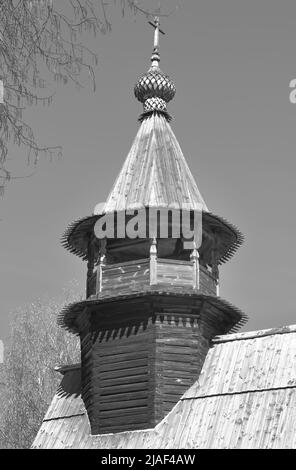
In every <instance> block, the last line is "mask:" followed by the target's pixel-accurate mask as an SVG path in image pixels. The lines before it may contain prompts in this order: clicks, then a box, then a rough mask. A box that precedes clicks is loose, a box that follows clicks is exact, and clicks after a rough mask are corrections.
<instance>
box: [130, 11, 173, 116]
mask: <svg viewBox="0 0 296 470" xmlns="http://www.w3.org/2000/svg"><path fill="white" fill-rule="evenodd" d="M151 24H152V25H153V26H154V28H155V35H154V49H153V54H152V56H151V67H150V68H149V70H148V72H147V73H145V74H144V75H142V76H141V77H140V78H139V80H138V81H137V83H136V85H135V87H134V93H135V96H136V98H137V100H139V101H140V102H141V103H143V108H144V113H143V114H142V115H141V117H140V120H142V119H143V117H144V116H146V115H147V114H151V113H153V112H160V113H162V114H164V115H165V116H166V117H167V118H168V119H170V116H169V115H168V114H167V111H166V105H167V103H168V102H169V101H171V100H172V99H173V98H174V96H175V93H176V87H175V85H174V83H173V81H172V80H171V79H170V78H169V77H168V75H166V74H164V73H163V72H162V70H161V69H160V68H159V61H160V56H159V32H162V31H161V30H160V29H159V22H158V19H157V18H156V19H155V23H151ZM162 33H163V32H162ZM163 34H164V33H163Z"/></svg>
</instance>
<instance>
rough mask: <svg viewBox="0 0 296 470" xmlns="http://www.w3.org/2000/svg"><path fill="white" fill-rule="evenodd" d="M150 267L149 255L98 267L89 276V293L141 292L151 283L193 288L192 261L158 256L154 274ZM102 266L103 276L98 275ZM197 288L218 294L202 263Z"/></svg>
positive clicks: (214, 282) (210, 275)
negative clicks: (144, 257)
mask: <svg viewBox="0 0 296 470" xmlns="http://www.w3.org/2000/svg"><path fill="white" fill-rule="evenodd" d="M150 268H151V264H150V259H147V258H146V259H140V260H133V261H128V262H124V263H117V264H107V265H103V266H101V267H98V269H97V272H96V273H94V275H93V276H92V277H91V279H90V282H91V288H90V292H91V294H90V295H97V296H105V295H107V296H109V295H110V296H112V295H118V294H125V293H129V292H139V291H141V290H145V289H147V288H148V287H149V286H150V285H154V286H157V285H159V286H161V287H164V286H175V287H181V288H182V287H184V288H188V287H189V288H190V287H193V283H194V273H193V269H194V265H193V262H192V261H180V260H171V259H164V258H157V259H156V269H155V273H152V272H151V270H150ZM100 269H101V276H99V273H100V271H99V270H100ZM152 274H153V275H152ZM198 290H200V291H201V292H202V293H203V294H207V295H217V283H216V280H215V278H214V277H213V275H212V274H211V273H210V272H209V271H208V270H207V269H206V268H205V267H203V266H199V289H198Z"/></svg>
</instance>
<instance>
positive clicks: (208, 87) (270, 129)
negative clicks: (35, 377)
mask: <svg viewBox="0 0 296 470" xmlns="http://www.w3.org/2000/svg"><path fill="white" fill-rule="evenodd" d="M140 3H141V2H140ZM155 3H156V2H153V1H151V2H148V1H146V2H142V4H143V5H146V6H147V5H148V6H150V5H152V6H153V5H154V4H155ZM161 3H166V4H169V5H171V4H172V5H176V3H177V2H175V1H174V2H161ZM178 3H179V5H180V8H179V10H178V12H177V13H176V14H174V15H171V16H170V18H168V19H166V20H163V22H162V28H163V29H164V30H165V31H166V36H164V37H163V36H161V38H160V39H161V43H160V55H161V63H160V66H161V68H162V70H163V71H164V72H166V73H168V74H169V75H170V76H171V78H172V79H173V80H174V82H175V84H176V87H177V93H176V96H175V98H174V100H173V102H171V103H170V104H169V107H168V110H169V112H170V113H171V114H172V115H173V116H174V120H173V122H172V128H173V130H174V132H175V134H176V136H177V139H178V140H179V143H180V145H181V148H182V150H183V153H184V155H185V157H186V159H187V162H188V164H189V166H190V168H191V170H192V173H193V175H194V176H195V178H196V181H197V184H198V187H199V189H200V191H201V193H202V195H203V197H204V199H205V200H206V203H207V205H208V207H209V209H210V210H211V211H212V212H213V213H215V214H217V215H221V216H223V217H225V218H227V219H228V220H229V221H230V222H232V223H234V224H235V225H237V226H238V228H239V229H240V230H241V231H242V232H243V233H244V235H245V238H246V241H245V243H244V245H243V247H241V248H240V249H239V251H238V252H237V253H236V255H235V256H234V258H233V259H232V260H231V261H230V262H228V263H227V264H226V265H224V266H223V267H222V268H221V289H220V295H221V297H223V298H225V299H227V300H229V301H230V302H232V303H233V304H235V305H236V306H238V307H240V308H241V309H242V310H243V311H244V312H245V313H247V314H248V315H249V317H250V320H249V323H248V324H247V326H246V327H245V328H244V329H259V328H269V327H277V326H281V325H285V324H292V323H296V318H295V312H296V310H295V296H294V295H295V292H294V289H295V281H296V274H295V265H296V249H295V238H296V237H295V235H296V221H295V206H294V204H295V170H296V162H295V123H296V104H291V103H290V102H289V93H290V90H289V82H290V80H292V79H293V78H296V28H295V24H296V2H295V0H281V1H278V0H276V1H275V0H248V1H242V0H198V1H196V0H184V1H180V2H178ZM110 16H111V21H112V32H111V33H108V34H107V35H105V36H98V37H97V38H96V39H95V40H91V41H89V43H90V45H91V46H92V47H93V48H95V49H96V51H97V53H98V58H99V66H98V68H97V70H96V79H97V90H96V92H95V93H92V91H91V90H90V89H89V88H87V87H86V88H84V89H82V90H80V91H77V90H76V89H75V87H73V86H72V85H67V86H65V87H62V86H61V87H57V90H56V92H57V93H56V97H55V100H54V103H53V105H52V106H50V107H49V108H43V107H38V108H36V107H34V108H32V109H31V110H30V111H29V113H28V114H27V118H28V119H30V122H31V123H32V125H33V127H34V129H35V132H36V135H37V136H38V138H39V141H40V143H42V144H45V145H46V144H51V145H56V144H61V145H63V157H62V158H61V159H59V160H58V159H54V160H52V161H50V160H49V159H43V158H41V159H40V162H39V164H38V166H37V167H36V168H33V167H32V166H26V164H24V165H22V164H21V161H22V159H23V161H24V160H25V157H24V155H23V153H22V152H16V153H13V154H12V155H11V168H13V169H14V171H15V174H29V173H31V172H34V174H33V176H32V177H30V178H27V179H23V180H15V181H14V182H12V183H11V184H10V185H9V186H8V187H7V190H6V193H5V196H4V198H3V199H2V200H1V201H0V219H1V220H0V227H1V231H0V237H1V245H0V246H1V253H0V258H1V259H0V286H1V312H0V313H1V316H0V338H1V337H2V338H4V337H5V336H6V335H7V333H8V314H9V312H11V311H13V310H14V309H15V308H17V307H20V306H24V305H25V304H28V303H30V302H33V301H36V300H37V299H41V300H42V299H43V300H44V301H46V299H48V298H54V299H55V300H56V299H62V297H63V288H67V286H68V285H69V283H71V282H72V281H73V280H74V281H78V285H79V286H80V287H78V290H79V289H80V290H81V292H82V291H83V289H84V286H85V277H86V265H85V263H83V262H82V261H81V260H80V259H79V258H77V257H75V256H74V255H72V254H70V253H68V252H67V251H65V250H64V249H63V248H62V247H61V245H60V242H59V239H60V236H61V235H62V233H63V231H64V229H65V228H66V227H67V225H68V224H69V223H70V222H72V221H73V220H75V219H77V218H80V217H83V216H86V215H89V214H90V213H91V212H92V210H93V208H94V206H95V205H96V204H97V203H98V202H102V201H104V200H105V199H106V197H107V195H108V193H109V190H110V189H111V186H112V184H113V182H114V179H115V178H116V176H117V174H118V172H119V170H120V168H121V165H122V164H123V161H124V159H125V157H126V155H127V153H128V151H129V148H130V146H131V144H132V141H133V139H134V137H135V135H136V132H137V129H138V126H139V123H138V122H137V118H138V115H139V114H140V113H141V112H142V109H141V105H140V103H138V102H137V101H136V100H135V98H134V96H133V86H134V83H135V81H136V79H137V77H138V76H139V75H141V74H142V73H144V72H145V71H146V70H147V68H148V66H149V64H150V62H149V59H150V55H151V51H152V43H153V31H152V28H151V27H150V26H149V25H148V24H147V21H146V19H145V18H144V17H141V16H137V17H136V18H134V17H133V16H131V15H130V14H127V15H126V16H125V17H124V18H122V17H121V15H120V9H119V7H117V10H113V9H112V10H111V9H110ZM79 293H80V292H79Z"/></svg>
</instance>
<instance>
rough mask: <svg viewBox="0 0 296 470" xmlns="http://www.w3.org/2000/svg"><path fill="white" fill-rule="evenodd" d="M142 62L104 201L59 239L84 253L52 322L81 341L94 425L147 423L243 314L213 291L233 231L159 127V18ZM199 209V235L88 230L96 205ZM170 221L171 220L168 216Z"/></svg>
mask: <svg viewBox="0 0 296 470" xmlns="http://www.w3.org/2000/svg"><path fill="white" fill-rule="evenodd" d="M154 27H155V37H154V50H153V54H152V57H151V67H150V68H149V70H148V72H147V73H145V74H144V75H143V76H142V77H141V78H140V79H139V80H138V82H137V84H136V85H135V89H134V92H135V96H136V98H137V99H138V100H139V101H140V102H142V103H143V113H142V115H141V116H140V122H141V124H140V128H139V130H138V133H137V135H136V138H135V140H134V142H133V145H132V147H131V149H130V152H129V154H128V156H127V158H126V160H125V163H124V165H123V167H122V169H121V172H120V173H119V175H118V178H117V180H116V181H115V184H114V186H113V188H112V190H111V192H110V194H109V197H108V198H107V201H106V203H105V204H104V207H103V209H101V210H100V211H99V212H97V213H96V212H95V213H94V214H93V215H92V216H90V217H86V218H84V219H81V220H78V221H76V222H74V224H72V225H71V226H70V227H69V228H68V229H67V231H66V233H65V235H64V237H63V244H64V246H65V247H66V248H67V249H69V250H71V251H72V252H73V253H75V254H77V255H78V256H81V257H82V258H83V259H84V260H86V261H87V287H86V299H85V300H84V301H81V302H77V303H75V304H72V305H70V306H68V307H67V308H66V309H64V311H63V312H62V313H61V316H60V323H61V324H62V325H63V326H64V327H65V328H67V329H68V330H70V331H71V332H73V333H75V334H78V335H79V337H80V341H81V381H82V398H83V401H84V404H85V407H86V410H87V413H88V416H89V421H90V426H91V432H92V433H93V434H103V433H110V432H112V433H114V432H121V431H126V430H135V429H145V428H151V427H154V426H155V425H156V424H157V423H159V422H160V421H161V419H162V418H163V417H164V416H165V415H166V414H167V413H168V412H169V411H170V410H171V409H172V407H173V406H174V404H175V403H176V402H177V401H178V400H179V398H180V397H181V396H182V395H183V393H184V392H185V391H186V390H187V389H188V388H189V387H190V386H191V385H192V384H193V383H194V382H195V381H196V380H197V378H198V376H199V374H200V371H201V368H202V365H203V362H204V360H205V357H206V354H207V352H208V350H209V348H210V346H211V340H212V338H213V337H214V336H216V335H221V334H225V333H227V332H229V331H234V330H235V329H236V328H238V327H239V326H240V325H241V324H243V323H244V321H245V318H246V317H245V316H244V315H243V314H242V312H240V311H239V309H237V308H235V307H233V306H232V305H231V304H229V303H228V302H226V301H224V300H222V299H221V298H220V297H219V266H220V265H221V264H222V263H223V262H225V261H226V260H228V258H229V257H230V256H231V255H232V254H233V253H234V251H235V250H236V248H237V247H238V246H239V245H240V244H241V243H242V235H241V234H240V232H239V231H238V230H237V229H236V228H235V227H234V226H232V225H231V224H229V223H228V222H227V221H225V220H224V219H222V218H221V217H218V216H215V215H213V214H212V213H211V212H209V210H208V208H207V206H206V204H205V202H204V200H203V198H202V196H201V194H200V192H199V190H198V188H197V185H196V182H195V180H194V178H193V176H192V174H191V172H190V170H189V168H188V165H187V163H186V161H185V158H184V156H183V153H182V151H181V148H180V146H179V144H178V142H177V139H176V137H175V135H174V133H173V131H172V129H171V127H170V124H169V121H170V119H171V118H170V116H169V114H168V112H167V109H166V106H167V103H168V102H169V101H170V100H171V99H172V98H173V97H174V94H175V85H174V84H173V82H172V81H171V80H170V78H169V77H168V76H167V75H165V74H164V73H163V72H162V71H161V69H160V68H159V61H160V57H159V21H158V20H157V19H156V21H155V23H154ZM184 207H186V210H187V211H188V213H189V216H190V217H192V216H193V215H194V211H196V210H197V208H199V210H200V211H201V221H202V239H201V243H199V244H197V241H196V240H194V239H193V243H192V247H191V249H189V250H188V249H185V248H184V237H183V234H182V233H181V232H180V236H179V237H173V236H168V237H166V238H163V237H161V233H160V232H161V227H162V225H161V222H158V223H157V232H156V233H155V234H154V236H151V232H150V230H149V223H147V227H146V236H145V237H142V238H129V237H124V238H122V237H118V236H117V235H118V234H117V231H116V230H115V235H114V237H110V238H108V237H106V238H104V239H99V238H97V236H96V234H95V224H96V223H97V221H99V220H100V219H101V218H102V217H106V215H107V214H109V215H112V216H114V220H115V229H116V220H117V214H118V213H119V212H124V213H125V215H126V217H127V219H128V217H130V213H131V211H135V210H136V211H142V212H143V211H145V213H146V215H147V220H149V211H150V210H152V209H153V210H163V209H168V210H170V209H171V210H182V209H183V208H184ZM168 221H169V222H168V225H170V219H168Z"/></svg>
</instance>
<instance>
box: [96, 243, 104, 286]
mask: <svg viewBox="0 0 296 470" xmlns="http://www.w3.org/2000/svg"><path fill="white" fill-rule="evenodd" d="M105 260H106V238H103V239H102V240H101V244H100V253H99V265H98V269H97V286H96V294H97V295H99V294H100V293H101V292H102V288H103V285H102V284H103V268H104V266H105Z"/></svg>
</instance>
